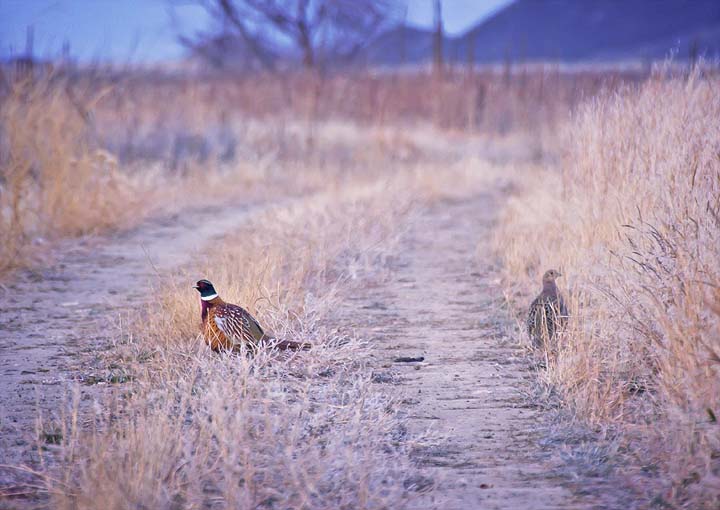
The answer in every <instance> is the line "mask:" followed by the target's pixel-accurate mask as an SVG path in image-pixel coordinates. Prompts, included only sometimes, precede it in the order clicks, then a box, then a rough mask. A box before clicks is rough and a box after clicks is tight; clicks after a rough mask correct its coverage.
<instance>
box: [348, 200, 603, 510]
mask: <svg viewBox="0 0 720 510" xmlns="http://www.w3.org/2000/svg"><path fill="white" fill-rule="evenodd" d="M495 200H496V199H495V198H494V196H493V195H491V194H481V195H478V196H475V197H473V198H471V199H465V200H458V201H445V202H442V203H440V204H437V205H436V206H434V207H433V208H431V209H430V210H427V211H425V212H424V213H423V214H421V215H420V216H419V217H418V218H417V220H416V221H415V222H414V223H413V225H412V227H411V228H410V230H409V231H408V232H407V234H406V235H405V236H404V237H405V241H404V242H403V245H402V248H401V254H400V257H399V263H398V267H397V271H396V272H395V273H394V276H393V278H392V279H391V281H390V282H388V284H387V285H383V286H382V287H379V288H374V289H368V290H367V291H366V292H365V293H363V294H361V295H357V296H356V297H355V299H354V300H353V302H352V303H351V305H350V306H348V307H347V310H346V314H347V316H348V320H353V318H354V320H355V323H354V324H353V326H354V327H355V329H357V330H358V331H361V332H364V334H365V335H367V336H368V337H370V338H372V339H374V341H376V342H378V343H379V344H381V346H382V347H381V350H380V354H379V356H380V357H381V359H380V362H381V364H383V365H384V368H380V369H379V370H378V372H377V373H376V374H375V379H376V380H377V381H378V383H381V384H392V383H395V384H396V388H397V391H398V393H399V394H400V395H401V398H402V409H401V412H402V413H403V414H404V415H405V416H407V417H408V418H409V428H410V432H416V433H417V432H424V431H427V430H430V431H432V432H433V433H434V434H437V435H438V436H439V440H438V441H437V443H435V444H433V446H431V447H420V448H417V449H416V450H415V452H414V454H413V455H414V457H415V458H416V460H417V461H418V462H419V463H420V464H421V465H423V466H425V468H426V469H425V471H426V473H427V475H428V480H419V481H418V485H419V486H420V487H421V488H422V485H423V484H425V485H429V484H431V483H432V484H433V485H434V490H432V491H428V492H427V493H426V495H424V496H421V498H420V500H419V501H418V503H417V505H416V507H417V508H418V509H421V508H439V509H444V510H450V509H476V508H483V509H493V508H503V509H558V508H591V507H594V506H595V505H596V504H597V501H596V500H595V499H593V498H592V497H590V496H584V497H581V496H578V495H576V492H577V491H571V490H570V488H568V487H569V484H570V482H571V480H570V478H569V477H568V476H567V472H568V471H567V466H563V463H562V462H560V461H559V459H558V452H557V451H553V447H552V446H550V445H549V444H548V441H546V437H545V434H544V432H543V431H544V430H545V425H546V423H545V417H544V416H543V413H542V411H540V410H539V408H538V407H536V406H535V405H533V402H532V401H531V397H530V395H531V394H532V393H533V385H534V384H535V375H534V374H533V372H532V369H531V361H530V359H529V358H528V356H527V353H526V352H524V351H523V350H522V349H521V348H520V347H519V346H518V341H517V338H514V335H515V329H514V327H513V325H512V324H511V323H510V321H509V318H508V312H507V310H503V309H502V306H503V298H502V291H501V288H500V281H499V277H498V276H497V274H496V272H495V270H494V267H493V258H492V256H491V254H490V247H489V236H490V232H491V228H492V221H493V214H494V211H495V210H496V207H495ZM420 356H422V357H424V361H423V362H421V363H402V362H394V360H395V359H397V358H399V357H420ZM574 482H575V485H577V480H574Z"/></svg>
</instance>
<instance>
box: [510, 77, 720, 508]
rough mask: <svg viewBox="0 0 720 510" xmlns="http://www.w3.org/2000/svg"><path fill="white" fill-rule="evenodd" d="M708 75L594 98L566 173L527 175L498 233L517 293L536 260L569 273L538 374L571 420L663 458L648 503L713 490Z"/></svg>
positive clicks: (718, 475) (713, 93)
mask: <svg viewBox="0 0 720 510" xmlns="http://www.w3.org/2000/svg"><path fill="white" fill-rule="evenodd" d="M718 85H720V83H719V82H718V80H717V78H715V77H706V76H703V75H702V74H700V73H695V74H693V75H691V76H689V77H687V78H673V79H664V78H660V77H658V78H654V79H651V80H649V81H648V82H647V83H645V84H643V85H642V86H640V87H639V88H636V87H628V88H624V89H622V90H621V91H618V92H617V93H606V94H604V95H602V96H601V97H598V98H596V99H594V100H591V101H589V102H588V103H587V104H585V105H584V106H583V107H582V108H580V110H579V111H578V112H577V114H576V115H575V118H574V120H573V122H572V123H571V124H570V126H569V128H568V129H567V131H566V133H565V135H564V140H565V143H566V148H567V150H566V154H565V158H564V161H563V163H562V171H561V172H560V171H557V170H556V169H555V168H547V169H539V170H538V171H537V172H535V173H534V174H532V175H530V176H528V178H527V179H525V180H524V183H525V184H524V186H523V187H522V192H521V193H520V194H519V196H518V197H517V198H515V199H513V200H512V201H511V202H510V203H509V204H508V206H507V208H506V211H505V218H504V221H503V225H502V228H501V231H500V232H499V235H498V253H499V254H500V255H501V257H502V258H503V260H504V262H505V266H506V274H507V277H508V280H509V281H511V282H512V287H513V289H514V290H515V291H517V292H519V295H521V296H522V295H528V294H530V293H531V292H533V291H534V290H535V287H536V286H537V285H536V280H537V277H538V275H539V274H541V272H542V270H544V269H545V268H547V267H552V266H555V265H557V266H559V267H560V268H561V270H562V272H563V274H565V275H566V276H567V278H566V283H567V286H568V287H569V291H570V296H571V298H570V300H569V302H570V305H571V306H570V308H571V309H570V315H571V319H570V326H569V328H568V330H567V331H566V332H565V334H564V335H561V336H560V337H559V338H558V340H557V342H556V343H555V345H553V346H550V347H549V353H548V357H549V359H550V363H549V366H548V370H547V373H545V374H544V375H543V377H544V378H545V380H546V381H547V382H548V383H549V384H551V385H554V386H556V387H557V388H559V390H560V392H561V394H562V396H563V399H564V400H565V401H566V402H567V404H568V405H569V406H570V408H571V409H573V410H574V411H575V412H576V413H577V415H578V416H579V417H580V418H581V419H582V420H587V421H590V422H591V423H593V424H595V425H600V426H602V427H604V428H611V427H618V426H619V427H620V430H622V434H621V436H620V440H621V441H622V442H624V443H628V444H629V447H630V451H631V453H632V455H633V456H634V460H633V461H632V463H637V465H638V467H640V466H658V469H659V476H657V477H656V478H655V482H656V483H659V484H660V486H661V487H664V490H662V491H661V492H656V491H653V492H652V493H651V495H650V496H649V497H650V498H652V497H654V498H655V500H656V501H665V502H666V503H668V504H671V503H673V504H675V503H681V504H685V505H688V506H689V507H693V508H715V507H717V504H718V501H719V500H718V494H720V464H718V459H720V428H719V427H718V423H717V418H716V417H717V415H718V409H719V408H720V400H719V397H720V385H719V384H720V383H719V381H720V348H719V347H718V338H720V337H719V336H718V334H719V333H720V313H719V312H720V303H719V302H718V299H719V298H720V294H719V293H718V285H719V282H720V272H719V269H720V216H719V215H718V211H719V209H718V208H719V207H720V159H719V157H718V154H720V125H719V124H718V122H717V119H718V116H719V115H720V95H719V94H718V90H720V89H719V88H718ZM638 477H642V475H640V474H638ZM639 481H640V478H638V479H636V480H635V481H634V483H639ZM640 486H642V484H640Z"/></svg>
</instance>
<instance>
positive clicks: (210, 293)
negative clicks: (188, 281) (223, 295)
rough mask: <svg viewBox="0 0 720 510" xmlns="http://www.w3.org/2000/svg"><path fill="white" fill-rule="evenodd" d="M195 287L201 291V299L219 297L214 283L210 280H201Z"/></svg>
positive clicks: (206, 299) (208, 299)
mask: <svg viewBox="0 0 720 510" xmlns="http://www.w3.org/2000/svg"><path fill="white" fill-rule="evenodd" d="M193 288H195V289H197V291H198V292H199V293H200V299H202V300H203V301H212V300H213V299H215V298H216V297H218V293H217V291H216V290H215V287H213V284H212V283H210V281H209V280H199V281H198V282H197V283H196V284H195V287H193Z"/></svg>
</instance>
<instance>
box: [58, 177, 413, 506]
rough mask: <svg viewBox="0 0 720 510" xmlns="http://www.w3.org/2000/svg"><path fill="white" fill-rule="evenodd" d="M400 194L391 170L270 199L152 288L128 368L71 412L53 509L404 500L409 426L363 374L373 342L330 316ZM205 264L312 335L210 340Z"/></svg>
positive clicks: (381, 236) (372, 262)
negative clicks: (240, 347)
mask: <svg viewBox="0 0 720 510" xmlns="http://www.w3.org/2000/svg"><path fill="white" fill-rule="evenodd" d="M380 191H382V193H380ZM388 199H390V200H388ZM410 201H411V191H410V187H409V186H408V181H407V179H396V180H394V181H389V182H388V181H386V182H380V183H376V184H375V185H374V186H369V187H367V186H357V187H353V188H348V189H345V190H343V191H340V192H337V193H324V194H320V195H316V196H315V197H314V198H313V199H312V200H302V201H293V202H292V203H289V204H286V205H282V204H280V205H277V206H275V207H273V208H272V209H270V210H268V211H267V212H265V213H263V214H260V215H258V216H255V217H250V218H248V223H247V225H246V226H245V227H244V228H243V229H242V231H240V232H237V233H236V234H233V235H232V236H231V237H229V238H227V239H225V240H224V241H223V242H221V243H217V244H216V245H214V246H213V251H212V253H208V254H205V255H200V256H199V258H198V260H197V262H196V263H193V264H192V265H191V266H190V267H188V268H187V269H186V271H184V272H182V273H181V274H179V275H176V276H175V277H174V278H173V279H172V281H171V282H167V283H165V284H163V285H162V286H161V288H159V289H157V290H156V291H155V292H156V300H155V303H154V305H153V306H152V308H150V309H148V313H147V315H146V316H145V315H144V316H143V317H142V318H141V319H140V321H139V323H138V325H137V326H136V327H134V328H132V331H131V332H129V333H128V334H126V336H125V339H124V340H123V342H122V343H121V344H120V345H118V352H119V353H121V354H120V358H117V359H115V360H114V362H115V363H116V364H119V365H121V366H122V367H123V370H125V371H127V372H134V373H135V374H136V375H137V379H136V380H135V382H134V383H132V384H131V385H130V387H129V388H128V387H126V390H125V391H124V392H119V393H118V394H115V395H112V396H110V397H109V398H108V399H107V400H106V401H104V402H102V403H100V405H99V406H98V407H97V408H96V411H95V415H94V416H91V417H87V416H86V417H85V418H86V419H88V420H89V423H85V426H84V427H81V426H78V425H77V424H75V425H73V422H78V418H77V416H78V404H77V403H76V405H75V411H74V414H73V412H70V413H69V414H68V419H66V420H65V425H64V426H65V430H64V432H63V433H62V437H63V438H65V442H64V443H63V445H62V446H61V453H60V457H61V459H62V460H61V462H60V465H59V466H55V467H54V468H51V469H49V471H48V476H49V478H48V483H49V490H50V492H51V494H53V505H54V507H56V508H95V507H96V505H97V502H98V501H100V500H102V501H103V506H104V508H128V507H141V508H257V507H263V508H332V509H336V508H348V509H349V508H402V507H404V506H405V505H406V504H407V502H408V501H409V498H410V495H411V494H412V492H413V485H412V484H413V482H412V478H411V474H412V472H413V468H412V467H411V466H410V465H409V461H408V457H407V453H406V449H407V448H409V447H410V446H411V441H410V438H407V437H405V432H404V427H403V424H402V422H401V421H400V420H399V419H398V417H397V416H396V415H395V413H394V410H393V408H394V407H393V406H394V403H393V400H392V398H390V397H389V396H388V395H387V394H385V393H384V392H383V391H382V390H381V389H380V388H381V386H379V385H377V384H374V383H373V382H372V380H371V369H370V368H369V364H370V362H371V358H370V356H371V352H372V348H371V346H370V345H368V344H367V343H366V342H365V341H364V339H362V338H357V337H355V336H353V335H351V334H349V332H348V331H347V328H345V330H344V331H343V330H339V329H336V328H334V327H332V326H331V324H332V323H333V317H334V316H335V312H334V310H335V308H336V307H338V306H340V303H341V300H342V299H343V298H345V297H347V295H348V293H349V292H350V291H351V290H352V289H353V288H355V287H356V286H357V285H367V284H369V283H370V282H372V281H373V280H375V281H377V280H378V279H382V278H383V275H384V272H385V271H386V267H387V264H386V259H387V257H388V256H390V254H391V253H392V249H393V246H394V239H395V236H396V228H397V225H398V223H400V222H401V220H402V218H403V217H404V216H405V215H406V214H407V212H408V207H409V205H410ZM200 277H208V278H210V279H212V281H213V282H214V283H216V286H217V288H218V289H219V290H220V292H221V295H223V296H224V297H225V298H226V299H227V300H228V301H230V302H235V303H241V304H243V305H245V306H246V307H247V308H248V309H249V310H250V311H251V312H252V313H253V314H255V316H256V317H258V319H259V320H260V322H261V323H262V324H264V325H265V326H267V327H268V329H270V330H271V331H274V332H275V334H277V335H278V336H279V337H280V338H289V339H294V340H303V341H311V342H312V343H313V344H314V348H313V349H312V350H311V351H308V352H301V353H295V354H291V355H285V354H280V353H276V352H273V351H269V350H268V351H261V352H260V353H259V354H258V355H257V356H255V357H243V356H240V355H217V354H214V353H212V352H210V351H209V350H208V349H207V347H206V346H205V345H204V344H203V342H202V340H201V339H200V337H199V335H198V331H199V306H198V302H197V296H196V295H195V291H194V290H193V289H191V288H190V285H191V284H192V282H194V280H196V279H198V278H200ZM114 356H116V355H114ZM128 390H129V391H128ZM81 416H82V413H81ZM79 421H80V422H81V423H82V421H83V420H82V419H81V420H79Z"/></svg>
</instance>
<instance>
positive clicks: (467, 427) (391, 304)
mask: <svg viewBox="0 0 720 510" xmlns="http://www.w3.org/2000/svg"><path fill="white" fill-rule="evenodd" d="M495 200H496V198H495V197H494V195H492V194H481V195H477V196H475V197H473V198H471V199H465V200H457V201H445V202H443V203H440V204H437V205H435V206H433V207H432V208H430V209H429V210H427V211H425V212H424V213H423V214H421V215H419V216H418V217H417V218H416V220H415V221H414V222H413V223H412V226H411V228H410V230H409V231H408V232H407V233H406V235H405V237H404V238H405V240H404V242H403V246H402V251H401V254H400V256H399V262H398V266H397V268H396V271H395V272H394V273H393V277H392V280H391V281H390V282H388V283H387V284H386V285H383V286H381V287H375V288H370V289H367V290H366V291H365V293H360V294H358V295H356V296H355V297H354V298H353V300H351V301H350V302H348V306H347V307H346V312H343V314H345V313H346V314H347V321H348V323H349V324H351V325H352V326H353V327H356V328H358V329H361V330H364V331H365V333H366V334H367V336H369V337H370V338H374V339H375V340H376V341H377V342H378V343H379V344H380V349H379V358H380V359H379V362H378V368H379V369H378V371H377V373H376V378H377V381H378V383H387V382H388V380H390V381H391V382H392V381H394V382H398V383H399V385H398V388H399V389H400V391H402V392H403V394H404V395H405V398H404V400H403V404H402V405H403V407H402V409H401V411H402V413H404V414H405V415H406V416H408V417H409V423H410V428H411V432H423V431H425V430H427V429H432V430H433V431H435V432H437V433H439V434H441V436H442V438H441V439H440V440H439V441H438V443H437V445H435V446H433V447H425V448H421V449H417V450H416V451H415V452H414V455H415V456H416V459H417V460H418V462H419V463H420V464H421V465H422V466H424V467H425V468H426V470H427V472H428V475H429V476H430V477H431V478H432V479H433V481H434V483H435V486H436V488H435V490H434V491H431V492H428V493H427V494H425V495H423V496H421V499H420V500H419V501H418V502H417V505H416V507H417V508H419V509H420V508H442V509H448V510H449V509H475V508H508V509H510V508H511V509H522V508H528V509H529V508H532V509H543V508H545V509H551V508H553V509H555V508H587V507H589V506H590V505H592V502H591V501H581V500H578V499H577V498H576V497H575V496H574V495H573V494H572V493H571V492H570V491H569V490H568V489H566V488H564V487H565V482H566V480H565V479H563V478H561V477H559V476H555V475H554V474H553V473H554V464H553V462H552V460H551V454H552V452H548V451H546V450H544V449H543V448H542V447H540V446H539V444H540V440H541V437H540V436H541V433H540V432H539V426H540V424H541V423H542V421H543V416H542V415H541V413H540V411H538V410H537V409H535V408H533V407H532V406H531V405H528V400H527V395H528V394H529V393H530V391H531V387H532V381H533V377H534V375H533V373H532V372H531V371H530V367H529V363H528V361H527V359H526V358H525V356H524V354H523V353H522V352H521V351H520V350H519V349H518V347H517V345H516V342H515V340H514V339H513V338H511V334H512V328H511V325H510V324H509V323H508V321H507V319H506V318H505V317H506V313H505V312H504V311H503V310H501V309H500V307H501V304H502V299H501V291H500V285H499V278H498V277H497V275H496V274H495V273H494V272H493V260H492V258H491V257H490V255H489V253H490V248H489V236H490V232H491V228H492V222H493V220H494V217H493V214H494V211H495V209H496V204H495ZM253 208H254V209H255V210H258V209H260V208H262V206H253ZM250 210H251V209H250V208H248V207H238V208H231V209H224V210H221V211H220V210H213V209H208V210H205V211H201V212H196V213H195V214H193V215H187V214H186V215H183V216H182V217H181V218H171V219H166V220H164V221H157V222H154V223H150V224H147V225H145V226H143V227H142V228H140V229H138V230H136V231H135V232H130V233H128V234H125V235H122V236H119V237H116V238H114V239H112V240H100V241H94V242H86V243H81V242H77V241H76V242H73V243H69V244H68V245H67V246H65V247H64V249H63V250H61V253H63V255H62V256H61V258H60V259H59V260H58V261H57V263H56V264H55V265H54V267H53V268H52V269H48V270H46V271H44V272H42V273H41V274H38V273H26V274H21V275H17V276H16V277H14V278H13V279H12V280H11V281H9V282H8V283H7V285H6V288H5V289H3V290H0V292H2V293H4V295H3V302H4V303H3V307H2V309H0V359H2V360H3V361H2V365H1V366H0V382H1V383H2V386H3V389H4V391H3V392H0V464H20V463H32V461H33V458H32V457H33V455H34V454H33V453H32V451H33V448H32V446H33V444H34V442H35V437H36V432H35V428H34V427H35V418H36V416H37V410H38V407H39V408H40V409H41V410H43V412H45V413H47V412H48V411H49V410H53V409H58V408H60V407H61V400H62V399H63V398H64V391H65V387H66V384H65V382H66V381H68V380H73V379H77V378H78V376H80V375H84V374H88V372H92V370H93V357H94V356H96V355H97V351H98V349H102V348H105V347H106V346H108V345H109V343H110V341H111V340H112V336H113V333H114V331H116V329H115V327H116V326H114V325H113V322H114V321H116V320H117V318H118V316H120V315H121V314H122V313H123V312H126V311H129V310H131V309H132V308H133V307H138V306H140V305H141V304H142V303H144V302H146V301H147V300H148V293H149V292H150V291H151V286H152V285H153V284H154V282H156V281H157V277H158V272H160V274H161V275H162V274H166V273H168V272H170V271H171V270H172V269H173V268H175V267H178V266H180V265H182V264H183V263H185V262H187V261H188V257H190V256H191V255H192V253H193V252H195V251H196V250H202V248H203V247H204V246H206V245H207V244H208V243H210V242H212V240H213V239H214V238H215V237H221V236H222V235H223V234H225V233H227V232H229V231H231V230H232V229H233V228H234V227H237V226H238V225H239V224H240V223H241V222H242V220H243V219H244V218H246V217H247V214H248V213H249V211H250ZM478 243H479V245H478ZM88 340H90V341H88ZM419 355H421V356H424V357H425V363H423V364H400V363H394V364H393V363H392V360H393V359H394V358H396V357H398V356H419ZM380 367H384V368H380ZM81 388H82V391H83V392H86V393H88V394H90V393H91V392H92V391H93V389H92V388H93V387H91V386H81ZM19 481H20V480H18V477H17V474H16V473H15V474H14V473H13V472H11V471H4V470H0V487H3V486H4V487H6V488H7V487H11V486H12V485H13V484H15V483H18V482H19Z"/></svg>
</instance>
